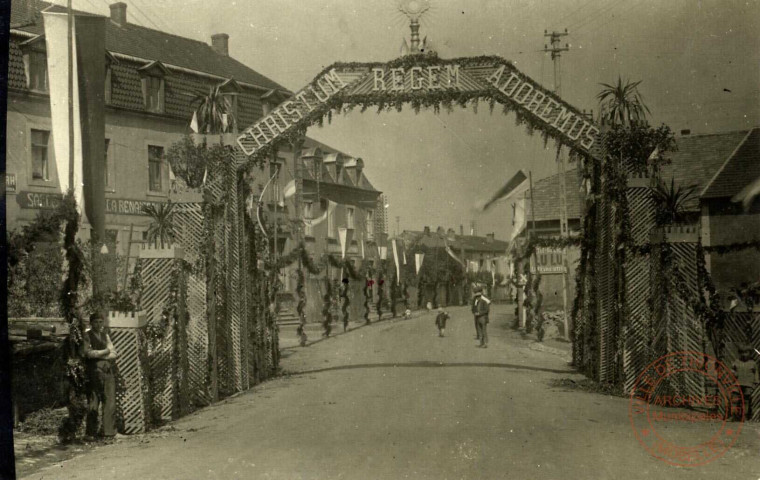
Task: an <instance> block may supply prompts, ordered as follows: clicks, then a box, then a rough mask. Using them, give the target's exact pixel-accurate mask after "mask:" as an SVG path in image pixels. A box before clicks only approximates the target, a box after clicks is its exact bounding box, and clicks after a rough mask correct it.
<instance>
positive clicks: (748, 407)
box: [731, 345, 760, 420]
mask: <svg viewBox="0 0 760 480" xmlns="http://www.w3.org/2000/svg"><path fill="white" fill-rule="evenodd" d="M738 350H739V358H737V359H736V361H734V363H733V365H731V369H732V370H733V371H734V373H735V374H736V381H737V383H739V386H740V387H741V389H742V395H743V396H744V412H742V414H744V418H742V419H740V420H745V419H746V420H751V419H752V415H753V413H752V395H753V393H754V391H755V389H756V388H757V387H758V385H759V384H760V371H758V368H757V363H755V360H753V359H752V357H751V355H752V347H750V346H749V345H739V348H738Z"/></svg>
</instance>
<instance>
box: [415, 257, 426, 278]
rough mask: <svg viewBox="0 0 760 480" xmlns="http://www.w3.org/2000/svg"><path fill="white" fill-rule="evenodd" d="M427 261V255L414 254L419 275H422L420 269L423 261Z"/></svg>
mask: <svg viewBox="0 0 760 480" xmlns="http://www.w3.org/2000/svg"><path fill="white" fill-rule="evenodd" d="M423 260H425V254H424V253H415V254H414V268H415V271H416V273H417V275H419V274H420V268H422V261H423Z"/></svg>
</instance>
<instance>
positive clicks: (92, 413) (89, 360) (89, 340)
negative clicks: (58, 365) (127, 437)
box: [82, 313, 116, 441]
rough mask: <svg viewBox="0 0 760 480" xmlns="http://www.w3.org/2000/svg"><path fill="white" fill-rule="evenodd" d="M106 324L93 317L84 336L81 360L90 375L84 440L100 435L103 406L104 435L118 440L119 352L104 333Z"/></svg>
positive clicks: (100, 316)
mask: <svg viewBox="0 0 760 480" xmlns="http://www.w3.org/2000/svg"><path fill="white" fill-rule="evenodd" d="M104 328H105V320H104V319H103V316H102V315H101V314H99V313H93V314H92V315H90V329H89V330H87V331H86V332H85V334H84V341H83V342H82V343H83V345H82V349H83V352H82V356H83V357H84V358H85V366H86V372H87V401H88V410H87V425H86V437H85V440H90V441H92V440H94V438H95V437H96V436H97V434H98V413H99V410H100V405H103V435H104V436H105V437H106V439H113V438H114V437H115V436H116V415H115V414H116V376H115V367H116V366H115V361H116V349H115V348H114V346H113V343H112V342H111V337H109V336H108V334H107V333H106V332H105V329H104Z"/></svg>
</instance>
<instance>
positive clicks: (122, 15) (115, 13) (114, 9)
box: [109, 2, 127, 27]
mask: <svg viewBox="0 0 760 480" xmlns="http://www.w3.org/2000/svg"><path fill="white" fill-rule="evenodd" d="M109 7H110V8H111V21H112V22H113V23H115V24H116V25H118V26H120V27H123V26H124V25H126V24H127V4H126V3H124V2H116V3H112V4H111V5H109Z"/></svg>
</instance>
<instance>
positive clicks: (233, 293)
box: [226, 163, 245, 392]
mask: <svg viewBox="0 0 760 480" xmlns="http://www.w3.org/2000/svg"><path fill="white" fill-rule="evenodd" d="M230 169H231V170H229V171H228V172H227V175H228V178H229V190H228V191H229V193H230V197H229V200H228V203H227V208H226V217H227V225H226V227H227V229H228V231H229V233H228V240H227V241H228V246H227V252H228V257H227V272H228V275H229V280H228V285H229V291H228V292H227V297H228V306H229V308H228V310H227V314H228V316H229V326H230V330H229V335H230V344H231V348H232V352H231V356H232V364H231V366H232V372H231V380H232V385H233V388H234V389H235V391H236V392H240V391H242V390H243V382H242V368H241V363H242V350H241V343H240V336H241V333H242V322H241V321H240V298H241V297H242V295H243V294H244V293H245V292H243V290H242V287H241V284H240V221H239V220H240V218H239V210H238V191H237V184H238V183H237V178H236V176H235V165H234V164H232V163H230Z"/></svg>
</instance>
